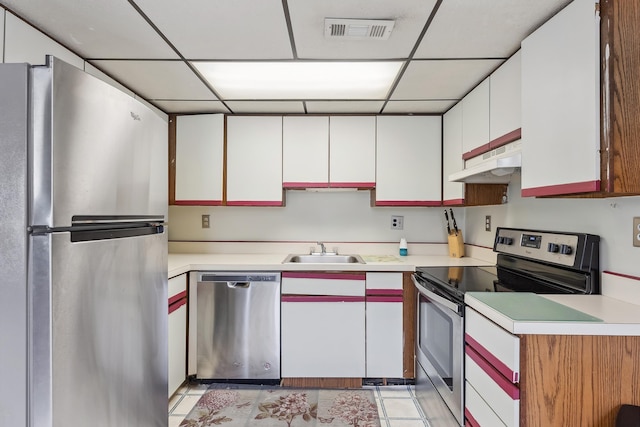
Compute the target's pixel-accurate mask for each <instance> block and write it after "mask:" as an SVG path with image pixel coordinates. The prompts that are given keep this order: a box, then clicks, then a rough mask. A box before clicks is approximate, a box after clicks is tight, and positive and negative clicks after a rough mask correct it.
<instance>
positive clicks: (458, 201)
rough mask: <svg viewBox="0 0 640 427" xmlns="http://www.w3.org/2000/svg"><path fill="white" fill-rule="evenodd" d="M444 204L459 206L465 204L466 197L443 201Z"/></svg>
mask: <svg viewBox="0 0 640 427" xmlns="http://www.w3.org/2000/svg"><path fill="white" fill-rule="evenodd" d="M442 205H443V206H458V205H464V199H449V200H443V201H442Z"/></svg>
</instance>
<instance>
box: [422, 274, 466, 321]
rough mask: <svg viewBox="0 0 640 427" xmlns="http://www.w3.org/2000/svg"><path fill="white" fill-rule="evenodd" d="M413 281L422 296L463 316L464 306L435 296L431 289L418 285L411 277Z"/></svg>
mask: <svg viewBox="0 0 640 427" xmlns="http://www.w3.org/2000/svg"><path fill="white" fill-rule="evenodd" d="M411 280H412V281H413V284H414V285H416V289H418V292H420V293H421V294H422V295H424V296H425V297H427V298H429V299H431V300H433V301H435V302H437V303H438V304H440V305H443V306H445V307H446V308H448V309H449V310H451V311H453V312H455V313H457V314H458V315H459V316H461V315H462V310H463V306H462V305H461V304H457V303H455V302H453V301H449V300H448V299H446V298H443V297H441V296H440V295H437V294H434V293H433V292H431V291H430V290H429V289H427V288H425V287H424V286H422V285H421V284H420V283H418V281H417V280H416V278H415V277H414V276H413V275H411Z"/></svg>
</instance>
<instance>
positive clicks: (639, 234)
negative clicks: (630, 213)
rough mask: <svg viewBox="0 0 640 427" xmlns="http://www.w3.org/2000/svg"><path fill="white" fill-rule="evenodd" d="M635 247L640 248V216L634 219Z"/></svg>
mask: <svg viewBox="0 0 640 427" xmlns="http://www.w3.org/2000/svg"><path fill="white" fill-rule="evenodd" d="M633 246H636V247H639V248H640V216H636V217H633Z"/></svg>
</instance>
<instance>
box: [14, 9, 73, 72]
mask: <svg viewBox="0 0 640 427" xmlns="http://www.w3.org/2000/svg"><path fill="white" fill-rule="evenodd" d="M4 37H5V40H4V41H5V49H4V61H5V62H7V63H11V62H27V63H29V64H32V65H43V64H44V63H45V62H46V56H47V55H54V56H55V57H57V58H58V59H61V60H63V61H65V62H66V63H68V64H71V65H73V66H74V67H77V68H80V69H84V60H83V59H82V58H80V57H79V56H78V55H76V54H75V53H73V52H71V51H70V50H69V49H67V48H65V47H64V46H62V45H61V44H60V43H57V42H55V41H53V40H51V39H50V38H49V37H47V36H46V35H45V34H43V33H42V32H40V31H38V30H37V29H35V28H33V27H32V26H31V25H29V24H27V23H26V22H24V21H23V20H21V19H20V18H18V17H16V16H15V15H13V14H12V13H10V12H7V13H6V20H5V34H4Z"/></svg>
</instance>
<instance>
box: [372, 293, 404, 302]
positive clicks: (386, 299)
mask: <svg viewBox="0 0 640 427" xmlns="http://www.w3.org/2000/svg"><path fill="white" fill-rule="evenodd" d="M402 301H403V299H402V297H393V296H383V295H373V296H367V302H402Z"/></svg>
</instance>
